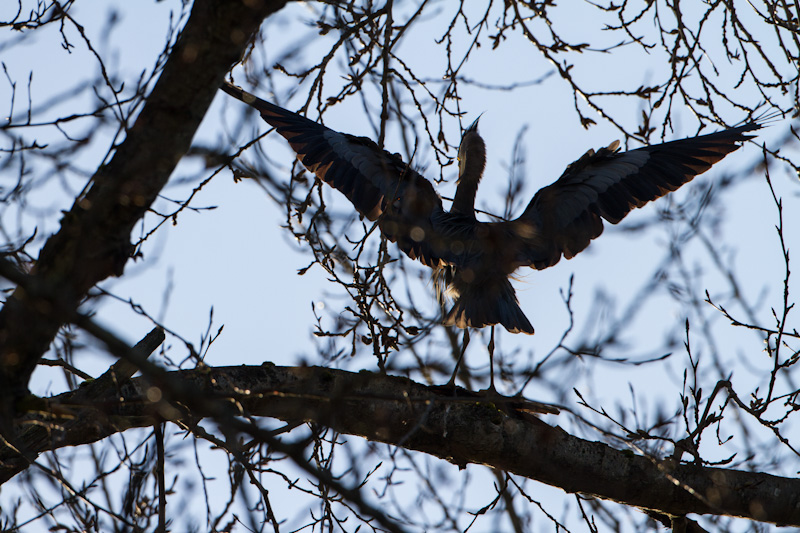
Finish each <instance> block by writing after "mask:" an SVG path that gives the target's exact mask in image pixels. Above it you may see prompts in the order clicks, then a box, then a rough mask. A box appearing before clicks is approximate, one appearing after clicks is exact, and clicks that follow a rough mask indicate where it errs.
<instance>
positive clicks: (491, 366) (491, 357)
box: [486, 326, 497, 395]
mask: <svg viewBox="0 0 800 533" xmlns="http://www.w3.org/2000/svg"><path fill="white" fill-rule="evenodd" d="M486 349H487V350H489V388H488V389H487V392H489V393H490V394H495V395H497V389H495V388H494V326H492V330H491V333H489V344H488V345H487V346H486Z"/></svg>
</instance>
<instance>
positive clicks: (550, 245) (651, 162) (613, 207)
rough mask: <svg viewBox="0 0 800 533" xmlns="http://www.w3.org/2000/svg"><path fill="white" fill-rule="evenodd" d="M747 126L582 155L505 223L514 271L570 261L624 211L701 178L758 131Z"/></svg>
mask: <svg viewBox="0 0 800 533" xmlns="http://www.w3.org/2000/svg"><path fill="white" fill-rule="evenodd" d="M760 127H761V126H760V125H759V124H757V123H755V122H751V123H748V124H745V125H744V126H741V127H738V128H731V129H727V130H724V131H720V132H717V133H712V134H710V135H703V136H700V137H692V138H689V139H681V140H678V141H672V142H668V143H664V144H657V145H651V146H645V147H643V148H638V149H636V150H631V151H628V152H619V151H617V150H618V145H619V143H613V144H611V145H610V146H609V147H607V148H601V149H600V150H598V151H597V152H595V151H594V150H590V151H589V152H587V153H586V154H584V155H583V157H581V158H580V159H578V160H577V161H575V162H574V163H572V164H571V165H569V166H568V167H567V169H566V170H565V171H564V174H563V175H562V176H561V177H560V178H559V179H558V180H557V181H556V182H555V183H553V184H551V185H548V186H547V187H545V188H543V189H541V190H540V191H539V192H537V193H536V195H535V196H534V197H533V199H532V200H531V202H530V204H528V207H527V208H526V209H525V211H524V212H523V214H522V215H521V216H520V217H519V218H518V219H516V220H513V221H510V222H508V223H505V224H507V225H508V227H509V229H510V230H512V231H513V232H514V233H515V234H516V235H517V236H518V237H519V238H518V246H517V250H518V252H517V260H518V262H517V266H527V265H529V266H532V267H534V268H537V269H543V268H547V267H550V266H553V265H554V264H556V263H557V262H558V261H559V259H561V256H562V255H563V256H564V257H566V258H567V259H570V258H572V257H573V256H575V255H576V254H578V253H579V252H581V251H582V250H583V249H584V248H586V247H587V246H588V245H589V242H590V241H591V240H592V239H594V238H596V237H598V236H599V235H600V234H601V233H602V232H603V220H606V221H608V222H611V223H612V224H616V223H617V222H619V221H620V220H622V219H623V218H624V217H625V215H627V214H628V213H629V212H630V211H631V210H632V209H634V208H636V207H641V206H643V205H644V204H646V203H647V202H649V201H651V200H655V199H656V198H660V197H661V196H664V195H665V194H667V193H668V192H670V191H674V190H676V189H677V188H679V187H680V186H681V185H683V184H685V183H687V182H689V181H691V180H692V178H694V177H695V176H697V175H698V174H702V173H703V172H705V171H706V170H708V169H709V168H711V166H712V165H713V164H714V163H717V162H718V161H720V160H721V159H722V158H724V157H725V156H726V155H728V154H729V153H731V152H733V151H734V150H736V149H737V148H739V143H741V142H742V141H745V140H747V139H749V138H751V137H752V135H747V132H749V131H754V130H757V129H759V128H760Z"/></svg>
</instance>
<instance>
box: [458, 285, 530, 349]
mask: <svg viewBox="0 0 800 533" xmlns="http://www.w3.org/2000/svg"><path fill="white" fill-rule="evenodd" d="M459 293H460V294H459V297H458V298H457V299H456V301H455V303H454V304H453V308H452V309H451V310H450V312H449V313H447V316H446V317H445V319H444V324H445V325H446V326H456V327H459V328H467V327H470V328H482V327H485V326H493V325H495V324H502V325H503V327H505V328H506V329H507V330H508V331H509V332H511V333H527V334H528V335H533V326H531V323H530V322H529V321H528V318H527V317H526V316H525V313H523V312H522V309H520V307H519V302H518V301H517V297H516V295H515V294H514V288H513V287H512V286H511V282H509V281H508V279H507V278H502V280H497V282H495V280H492V282H491V283H470V284H467V286H466V287H462V290H460V291H459Z"/></svg>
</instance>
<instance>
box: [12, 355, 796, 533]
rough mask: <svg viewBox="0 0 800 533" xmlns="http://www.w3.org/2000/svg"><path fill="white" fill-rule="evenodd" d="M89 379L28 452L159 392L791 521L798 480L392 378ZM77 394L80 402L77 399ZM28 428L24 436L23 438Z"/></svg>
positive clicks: (624, 498) (551, 477) (279, 370)
mask: <svg viewBox="0 0 800 533" xmlns="http://www.w3.org/2000/svg"><path fill="white" fill-rule="evenodd" d="M98 386H99V385H98V384H95V383H88V384H86V385H84V386H82V387H81V389H79V390H78V391H76V392H71V393H67V394H64V395H61V396H58V397H55V398H52V399H51V406H52V407H53V411H54V412H58V411H59V410H60V411H65V410H69V412H70V413H71V415H72V416H74V417H75V418H74V419H71V420H67V421H65V422H63V423H62V422H58V423H56V422H57V420H51V421H49V423H44V424H42V425H43V426H49V429H48V431H47V436H48V438H47V439H46V440H43V439H42V437H41V435H42V434H43V433H41V429H36V428H35V427H34V428H31V429H29V430H28V433H22V438H23V439H24V440H25V442H26V443H27V445H28V446H29V449H32V451H33V452H42V451H45V450H48V449H54V448H59V447H63V446H68V445H79V444H86V443H90V442H96V441H97V440H99V439H102V438H104V437H106V436H108V435H111V434H113V433H116V432H119V431H124V430H125V429H128V428H130V427H144V426H148V425H151V424H153V423H154V422H156V421H158V420H161V419H163V418H166V419H173V420H176V419H180V418H181V417H182V414H181V413H182V411H181V410H179V408H175V407H173V406H172V405H170V404H168V403H167V402H166V401H164V400H163V399H164V398H167V399H169V398H176V397H181V405H183V406H186V407H187V409H188V412H190V413H191V416H192V417H193V418H195V419H196V418H200V417H202V416H212V417H214V418H215V419H216V420H217V422H218V423H221V424H223V425H224V424H226V420H233V418H232V417H231V416H230V415H231V409H232V408H233V409H236V410H240V411H242V412H246V413H247V414H249V415H253V416H268V417H273V418H278V419H281V420H284V421H287V422H299V421H314V422H317V423H320V424H324V425H326V426H328V427H331V428H332V429H335V430H336V431H339V432H341V433H346V434H350V435H359V436H362V437H364V438H367V439H370V440H374V441H379V442H384V443H387V444H393V445H397V446H402V447H404V448H407V449H411V450H417V451H421V452H425V453H428V454H431V455H434V456H436V457H439V458H442V459H445V460H448V461H450V462H452V463H454V464H457V465H460V466H464V465H466V464H469V463H477V464H485V465H490V466H492V467H495V468H498V469H501V470H506V471H508V472H511V473H514V474H517V475H520V476H524V477H527V478H530V479H533V480H537V481H540V482H543V483H547V484H549V485H553V486H556V487H560V488H562V489H564V490H565V491H567V492H580V493H583V494H589V495H593V496H596V497H598V498H603V499H607V500H613V501H617V502H620V503H623V504H626V505H631V506H636V507H639V508H642V509H646V510H652V511H657V512H659V513H663V514H667V515H673V516H681V515H685V514H689V513H696V514H716V515H729V516H738V517H745V518H751V519H755V520H759V521H764V522H772V523H776V524H782V525H794V526H800V498H798V497H797V496H798V494H800V480H798V479H788V478H781V477H777V476H772V475H769V474H762V473H755V472H744V471H739V470H728V469H721V468H705V467H699V466H695V465H689V464H676V463H674V462H670V461H661V460H659V459H658V458H651V457H643V456H641V455H636V454H633V453H630V452H628V451H619V450H616V449H614V448H612V447H610V446H608V445H606V444H603V443H599V442H590V441H586V440H583V439H579V438H577V437H573V436H572V435H569V434H568V433H566V432H565V431H563V430H562V429H560V428H559V427H552V426H550V425H548V424H545V423H544V422H543V421H541V420H539V419H538V418H535V417H533V416H531V415H517V414H515V413H513V412H512V413H510V414H509V413H506V412H504V411H503V410H500V409H498V408H497V407H496V406H495V405H494V404H492V403H489V402H486V401H482V400H480V399H479V398H474V397H459V398H453V397H449V396H448V395H446V394H443V392H442V390H441V389H436V388H431V387H426V386H424V385H421V384H418V383H415V382H413V381H411V380H408V379H406V378H402V377H392V376H384V375H379V374H373V373H370V372H359V373H357V374H356V373H351V372H345V371H342V370H332V369H326V368H319V367H301V368H295V367H277V366H274V365H266V364H265V365H263V366H260V367H248V366H238V367H226V368H211V369H201V370H190V371H179V372H171V373H164V374H163V375H161V376H157V377H156V378H150V379H146V378H137V379H134V380H132V381H129V382H126V383H118V384H117V386H115V387H112V388H108V387H106V388H105V389H103V390H102V391H101V393H100V394H98V393H97V392H96V391H95V392H92V391H93V390H94V389H95V388H96V387H98ZM189 391H191V392H189ZM76 395H80V396H76ZM120 397H121V398H124V401H122V402H120V401H119V398H120ZM87 398H91V399H92V401H91V405H82V404H84V403H85V402H86V399H87ZM148 398H149V399H151V400H152V399H153V398H162V400H160V401H156V402H155V403H154V402H152V401H149V400H148ZM44 422H47V421H44ZM236 429H238V430H240V431H242V430H243V431H249V430H247V429H243V427H242V426H238V427H236ZM36 431H39V433H37V435H38V436H37V437H36V439H33V438H28V437H27V435H28V434H33V432H36ZM254 435H255V436H256V438H259V435H258V434H257V433H254ZM33 456H35V453H34V454H33ZM33 456H29V457H28V458H26V459H24V458H21V457H20V456H19V455H18V454H15V453H14V452H13V451H12V450H9V449H8V448H6V449H0V462H2V468H0V481H3V482H4V481H6V480H8V479H10V478H11V477H12V476H13V475H15V474H16V473H17V472H19V471H21V470H23V469H24V468H25V467H26V464H27V461H29V460H32V459H33Z"/></svg>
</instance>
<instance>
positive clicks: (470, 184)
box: [450, 172, 481, 216]
mask: <svg viewBox="0 0 800 533" xmlns="http://www.w3.org/2000/svg"><path fill="white" fill-rule="evenodd" d="M472 174H473V173H472V172H465V173H464V175H463V176H461V179H460V180H458V186H457V187H456V195H455V197H453V206H452V207H451V208H450V211H451V212H455V213H460V214H462V215H472V216H475V195H476V194H477V192H478V183H480V181H481V175H480V174H478V173H475V174H477V175H472Z"/></svg>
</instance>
